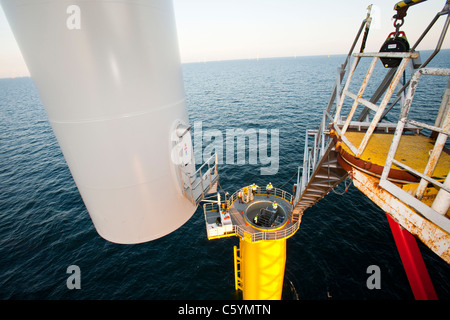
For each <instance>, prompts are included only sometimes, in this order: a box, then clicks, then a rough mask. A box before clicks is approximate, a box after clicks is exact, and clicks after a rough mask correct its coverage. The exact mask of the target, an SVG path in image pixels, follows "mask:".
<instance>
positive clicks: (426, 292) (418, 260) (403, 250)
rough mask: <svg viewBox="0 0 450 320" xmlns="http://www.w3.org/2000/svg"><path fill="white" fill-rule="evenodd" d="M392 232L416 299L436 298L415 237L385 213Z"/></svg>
mask: <svg viewBox="0 0 450 320" xmlns="http://www.w3.org/2000/svg"><path fill="white" fill-rule="evenodd" d="M386 216H387V218H388V221H389V225H390V227H391V230H392V234H393V236H394V239H395V244H396V245H397V249H398V252H399V254H400V258H401V259H402V262H403V267H404V268H405V271H406V275H407V277H408V280H409V284H410V285H411V289H412V292H413V294H414V297H415V298H416V300H437V299H438V297H437V294H436V291H435V290H434V286H433V283H432V282H431V278H430V275H429V274H428V270H427V267H426V266H425V262H424V261H423V258H422V254H421V253H420V250H419V247H418V245H417V242H416V239H415V238H414V236H413V235H412V234H410V233H409V232H408V231H407V230H405V229H403V228H402V227H401V226H400V225H399V224H398V223H397V222H396V221H395V220H394V219H392V218H391V217H390V216H389V214H387V213H386Z"/></svg>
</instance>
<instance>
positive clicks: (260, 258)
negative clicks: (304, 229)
mask: <svg viewBox="0 0 450 320" xmlns="http://www.w3.org/2000/svg"><path fill="white" fill-rule="evenodd" d="M240 250H241V259H242V267H241V271H242V274H241V278H242V287H243V299H244V300H281V294H282V291H283V279H284V269H285V265H286V239H285V238H284V239H280V240H267V241H258V242H249V241H245V240H242V239H241V240H240Z"/></svg>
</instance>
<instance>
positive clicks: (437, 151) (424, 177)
mask: <svg viewBox="0 0 450 320" xmlns="http://www.w3.org/2000/svg"><path fill="white" fill-rule="evenodd" d="M422 75H434V76H449V77H450V69H442V68H422V69H419V70H418V71H416V72H415V73H414V74H413V76H412V77H411V85H410V87H409V90H408V92H407V95H406V99H405V104H404V105H403V106H402V109H401V114H400V119H399V120H398V124H397V129H396V131H395V133H394V138H393V140H392V144H391V147H390V150H389V153H388V156H387V159H386V163H385V166H384V169H383V173H382V175H381V179H380V181H381V180H387V177H388V175H389V172H390V170H391V165H392V164H393V163H395V164H396V165H398V166H401V167H402V168H403V169H405V170H407V171H409V172H412V173H413V174H415V175H419V176H420V178H421V182H420V183H419V187H418V188H417V191H416V197H417V198H418V199H421V198H422V196H423V194H424V192H425V189H426V187H427V185H428V182H430V183H432V184H434V185H435V186H437V187H439V188H440V189H443V190H445V191H447V192H450V190H449V189H448V188H447V187H446V186H444V185H442V184H441V183H439V182H438V181H436V180H435V179H433V178H431V175H432V173H433V170H434V168H435V166H436V164H437V161H438V160H439V157H440V155H441V153H442V150H443V148H444V145H445V141H446V139H447V137H446V136H448V135H449V134H450V133H449V127H450V121H449V120H448V119H449V113H450V110H448V109H447V110H446V108H448V107H447V105H448V103H449V102H448V101H446V99H448V96H449V95H450V78H449V84H448V86H447V90H446V97H447V98H446V97H445V96H444V97H443V102H442V105H441V107H440V111H439V113H438V116H439V115H440V116H441V118H442V119H445V120H446V121H443V122H442V123H441V124H437V125H436V124H435V125H434V126H430V125H427V124H424V123H421V122H419V121H411V120H410V119H408V115H409V112H410V110H411V105H412V101H413V98H414V94H415V91H416V89H417V86H418V84H419V79H420V77H421V76H422ZM445 112H446V113H447V114H445ZM407 123H414V125H416V126H421V127H424V128H428V129H431V130H432V131H436V132H439V136H438V139H436V141H435V146H434V148H433V150H432V152H431V154H430V157H429V160H428V163H427V166H426V168H425V172H424V173H420V172H417V171H415V170H414V169H412V168H409V167H408V166H406V165H404V164H402V163H401V162H399V161H396V160H395V159H394V156H395V154H396V152H397V149H398V146H399V143H400V138H401V135H402V133H403V130H404V127H405V125H406V124H407Z"/></svg>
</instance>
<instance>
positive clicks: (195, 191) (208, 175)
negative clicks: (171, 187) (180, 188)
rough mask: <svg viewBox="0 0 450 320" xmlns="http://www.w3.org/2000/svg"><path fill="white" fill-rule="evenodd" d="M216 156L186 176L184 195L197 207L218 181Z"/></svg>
mask: <svg viewBox="0 0 450 320" xmlns="http://www.w3.org/2000/svg"><path fill="white" fill-rule="evenodd" d="M217 166H218V161H217V154H214V155H212V156H211V157H210V158H209V159H208V160H206V161H205V162H204V163H203V164H202V165H201V166H200V167H199V168H198V169H197V171H195V172H194V173H192V174H189V175H188V186H187V187H186V188H185V193H186V194H188V195H189V196H190V198H191V199H192V201H193V202H194V203H195V204H196V205H198V204H199V202H200V201H201V200H202V199H204V198H205V195H206V194H207V193H208V191H209V190H210V189H211V188H212V187H213V185H214V184H215V183H216V182H217V180H218V179H219V174H218V169H217Z"/></svg>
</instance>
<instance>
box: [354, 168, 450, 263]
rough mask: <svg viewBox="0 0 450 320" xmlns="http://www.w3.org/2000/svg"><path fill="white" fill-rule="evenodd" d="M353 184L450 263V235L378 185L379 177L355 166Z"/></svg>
mask: <svg viewBox="0 0 450 320" xmlns="http://www.w3.org/2000/svg"><path fill="white" fill-rule="evenodd" d="M350 170H351V172H352V177H353V184H354V185H355V186H356V188H358V189H359V190H360V191H361V192H362V193H364V194H365V195H366V196H367V197H368V198H369V199H370V200H372V201H373V202H374V203H375V204H376V205H377V206H378V207H380V208H381V209H382V210H383V211H385V212H386V213H388V214H389V215H390V216H391V217H392V218H393V219H394V220H396V221H397V222H398V223H399V224H400V225H401V226H402V227H403V228H405V229H406V230H408V232H410V233H411V234H412V235H414V236H416V237H418V238H419V240H420V241H422V242H423V243H424V244H425V245H426V246H428V247H429V248H430V249H431V250H432V251H433V252H435V253H436V254H437V255H438V256H440V257H441V258H442V259H443V260H444V261H446V262H447V263H450V235H449V234H448V233H447V232H445V231H443V230H442V229H441V228H439V227H437V226H436V225H435V224H433V223H432V222H430V221H429V220H427V219H425V218H424V217H422V216H421V215H420V214H419V213H418V212H417V211H415V210H414V209H412V208H411V207H409V206H407V205H406V204H404V203H403V202H402V201H401V200H399V199H398V198H396V197H395V196H393V195H391V194H390V193H389V192H388V191H386V190H384V189H383V188H381V187H379V186H378V182H379V179H378V178H376V177H372V176H370V175H368V174H365V173H363V172H361V171H359V170H357V169H355V168H351V169H350Z"/></svg>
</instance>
